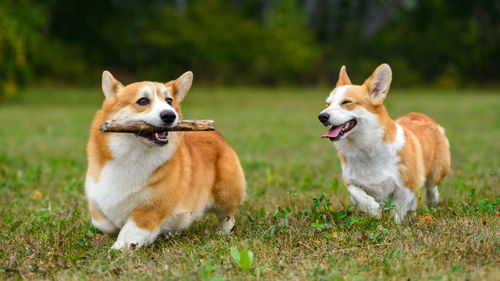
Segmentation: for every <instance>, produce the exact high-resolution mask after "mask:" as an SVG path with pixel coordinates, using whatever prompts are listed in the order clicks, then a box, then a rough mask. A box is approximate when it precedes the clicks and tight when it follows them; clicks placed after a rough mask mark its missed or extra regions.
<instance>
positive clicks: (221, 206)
mask: <svg viewBox="0 0 500 281" xmlns="http://www.w3.org/2000/svg"><path fill="white" fill-rule="evenodd" d="M217 168H218V169H217V170H218V174H217V182H216V183H215V184H214V187H213V190H212V197H213V200H214V206H213V209H214V211H215V214H216V215H217V218H218V219H219V225H220V228H221V232H222V233H225V234H229V233H231V231H232V230H233V228H234V225H235V220H234V214H235V213H236V211H237V210H238V207H239V206H240V205H241V202H243V199H244V197H245V194H246V183H245V176H244V174H243V169H242V168H241V166H240V163H239V161H238V157H237V156H236V154H235V153H234V152H233V151H230V152H228V153H225V154H223V155H221V156H220V158H219V159H218V163H217Z"/></svg>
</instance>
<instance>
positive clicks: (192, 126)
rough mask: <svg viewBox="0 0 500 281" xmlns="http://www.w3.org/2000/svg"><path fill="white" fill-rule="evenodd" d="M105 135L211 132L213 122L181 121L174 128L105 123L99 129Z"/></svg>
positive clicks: (128, 123) (141, 123)
mask: <svg viewBox="0 0 500 281" xmlns="http://www.w3.org/2000/svg"><path fill="white" fill-rule="evenodd" d="M99 130H100V131H101V132H106V133H110V132H113V133H139V132H140V133H156V132H164V131H213V130H215V125H214V121H213V120H182V121H180V122H179V123H178V124H177V126H175V127H156V126H152V125H150V124H148V123H145V122H141V121H128V122H119V121H113V120H110V121H106V122H104V123H103V124H102V125H101V126H100V127H99Z"/></svg>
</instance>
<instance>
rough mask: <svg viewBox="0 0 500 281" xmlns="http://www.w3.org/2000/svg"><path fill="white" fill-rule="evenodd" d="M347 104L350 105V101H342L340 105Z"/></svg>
mask: <svg viewBox="0 0 500 281" xmlns="http://www.w3.org/2000/svg"><path fill="white" fill-rule="evenodd" d="M349 103H352V101H350V100H345V101H343V102H342V105H344V104H349Z"/></svg>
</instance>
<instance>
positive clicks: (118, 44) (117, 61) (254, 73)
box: [0, 0, 500, 94]
mask: <svg viewBox="0 0 500 281" xmlns="http://www.w3.org/2000/svg"><path fill="white" fill-rule="evenodd" d="M499 19H500V1H496V0H484V1H469V0H455V1H444V0H309V1H304V0H302V1H299V0H176V1H164V0H145V1H133V0H121V1H120V0H72V1H63V0H45V1H35V0H0V63H1V64H0V70H1V73H0V85H1V90H2V93H4V94H5V93H7V94H8V93H13V92H15V89H16V88H17V87H18V86H19V85H23V84H27V83H29V82H33V81H40V80H47V79H48V80H51V81H54V80H55V81H62V82H65V83H88V82H92V83H94V82H95V81H96V80H97V79H98V77H99V74H100V71H101V70H102V69H104V68H106V69H111V70H112V71H114V72H116V73H117V74H118V75H119V76H120V75H121V76H122V77H125V81H126V80H127V79H143V78H145V79H150V80H152V79H155V80H166V79H169V78H174V77H176V76H177V75H179V74H181V73H182V72H184V71H186V70H188V69H190V70H193V71H194V73H195V75H196V79H197V81H199V82H201V83H210V84H212V83H213V84H224V85H234V84H255V85H285V84H292V85H314V84H327V83H328V84H331V83H332V81H334V80H335V78H334V77H336V76H337V73H338V70H339V69H340V66H341V65H342V64H346V65H347V67H348V71H350V72H351V73H352V74H353V77H352V78H353V80H354V81H355V82H361V81H362V79H364V78H365V76H366V75H368V74H369V73H370V71H371V70H372V69H373V68H374V67H375V66H376V65H378V64H380V63H382V62H387V63H390V64H391V66H392V68H393V70H394V72H395V79H394V83H395V84H396V85H400V86H401V85H431V86H442V87H458V86H463V85H469V84H474V85H484V84H493V83H495V82H496V80H497V78H498V77H499V76H500V68H499V67H498V65H500V55H499V54H500V44H499V43H500V22H499Z"/></svg>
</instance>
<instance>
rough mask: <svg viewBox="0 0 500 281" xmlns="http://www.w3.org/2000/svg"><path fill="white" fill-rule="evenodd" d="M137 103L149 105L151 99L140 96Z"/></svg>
mask: <svg viewBox="0 0 500 281" xmlns="http://www.w3.org/2000/svg"><path fill="white" fill-rule="evenodd" d="M137 104H138V105H142V106H143V105H148V104H149V99H148V98H140V99H139V100H138V101H137Z"/></svg>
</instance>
